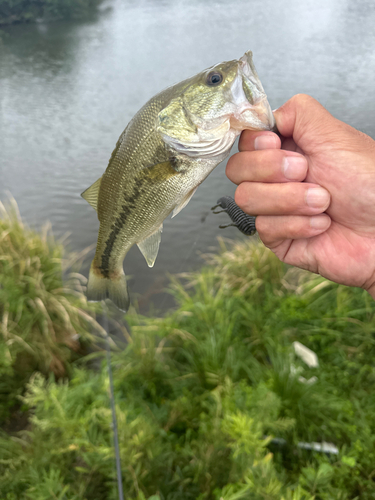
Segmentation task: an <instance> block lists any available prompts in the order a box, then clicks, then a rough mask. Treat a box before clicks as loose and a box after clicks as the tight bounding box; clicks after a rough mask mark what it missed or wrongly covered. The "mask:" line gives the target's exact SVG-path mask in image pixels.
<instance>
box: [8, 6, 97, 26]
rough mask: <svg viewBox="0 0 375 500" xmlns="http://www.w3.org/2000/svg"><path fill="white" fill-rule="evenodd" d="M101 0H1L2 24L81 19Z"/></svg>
mask: <svg viewBox="0 0 375 500" xmlns="http://www.w3.org/2000/svg"><path fill="white" fill-rule="evenodd" d="M100 2H101V0H0V25H2V24H13V23H29V22H35V21H37V20H44V21H51V20H53V21H55V20H57V19H80V18H83V17H85V16H87V14H89V13H90V12H92V11H93V10H94V9H95V8H96V7H97V6H98V5H99V3H100Z"/></svg>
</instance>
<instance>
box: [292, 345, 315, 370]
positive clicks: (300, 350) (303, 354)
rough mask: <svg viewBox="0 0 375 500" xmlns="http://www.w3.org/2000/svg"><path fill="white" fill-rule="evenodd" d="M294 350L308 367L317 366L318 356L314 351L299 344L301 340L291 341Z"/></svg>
mask: <svg viewBox="0 0 375 500" xmlns="http://www.w3.org/2000/svg"><path fill="white" fill-rule="evenodd" d="M293 347H294V352H295V353H296V354H297V356H298V357H299V358H301V359H302V361H303V362H304V363H306V365H307V366H308V367H309V368H317V367H318V366H319V361H318V356H317V355H316V354H315V352H314V351H312V350H311V349H309V348H308V347H306V346H305V345H303V344H301V342H293Z"/></svg>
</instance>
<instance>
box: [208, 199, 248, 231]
mask: <svg viewBox="0 0 375 500" xmlns="http://www.w3.org/2000/svg"><path fill="white" fill-rule="evenodd" d="M218 207H220V208H222V209H223V210H218V211H216V212H215V210H216V209H217V208H218ZM211 210H212V211H213V213H214V214H221V213H222V212H226V213H227V214H228V215H229V217H230V218H231V219H232V224H227V225H226V226H219V227H220V229H224V228H226V227H230V226H235V227H237V228H238V229H239V230H240V231H241V233H243V234H245V235H246V236H252V235H253V234H255V233H256V227H255V217H254V216H253V215H248V214H245V212H244V211H243V210H241V209H240V207H239V206H238V205H236V203H235V201H234V199H233V198H232V197H231V196H222V197H221V198H219V199H218V200H217V205H215V206H214V207H212V208H211Z"/></svg>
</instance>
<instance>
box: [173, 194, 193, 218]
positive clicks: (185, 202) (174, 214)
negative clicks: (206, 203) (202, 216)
mask: <svg viewBox="0 0 375 500" xmlns="http://www.w3.org/2000/svg"><path fill="white" fill-rule="evenodd" d="M197 188H198V186H197V187H195V188H193V189H192V190H191V191H189V192H188V194H187V195H186V196H185V197H184V199H183V200H182V201H181V203H180V204H179V205H177V206H176V207H175V208H174V210H173V214H172V218H173V217H175V216H176V215H177V214H178V213H180V212H181V210H182V209H183V208H185V207H186V205H187V204H188V203H189V201H190V200H191V198H192V196H193V194H194V193H195V191H196V190H197Z"/></svg>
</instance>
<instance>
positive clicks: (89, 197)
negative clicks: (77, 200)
mask: <svg viewBox="0 0 375 500" xmlns="http://www.w3.org/2000/svg"><path fill="white" fill-rule="evenodd" d="M101 181H102V178H101V177H99V179H98V180H97V181H95V182H94V184H91V186H90V187H89V188H87V189H86V191H83V193H82V194H81V196H82V198H84V199H85V200H86V201H87V202H88V203H90V205H91V206H92V208H93V209H94V210H96V211H98V197H99V189H100V183H101Z"/></svg>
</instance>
